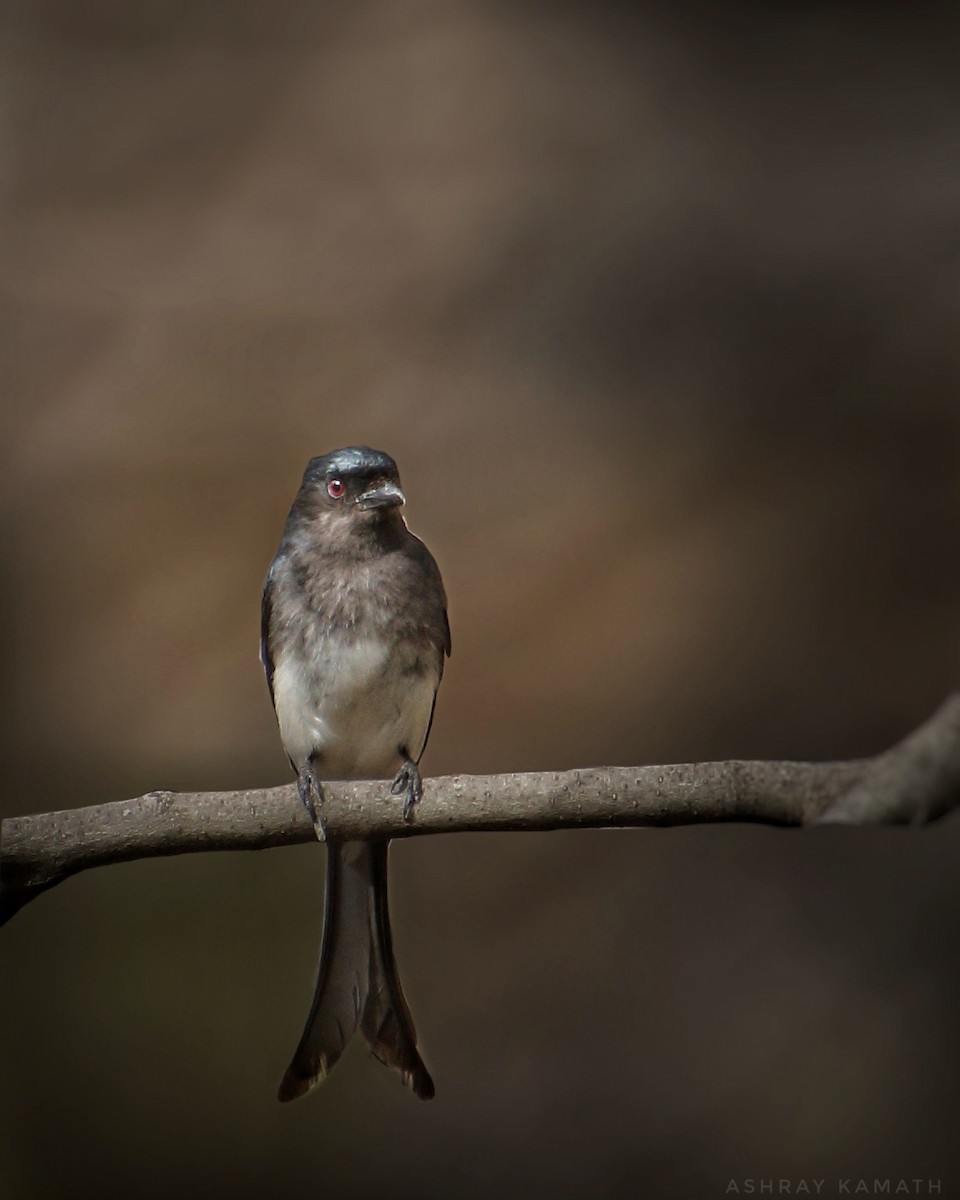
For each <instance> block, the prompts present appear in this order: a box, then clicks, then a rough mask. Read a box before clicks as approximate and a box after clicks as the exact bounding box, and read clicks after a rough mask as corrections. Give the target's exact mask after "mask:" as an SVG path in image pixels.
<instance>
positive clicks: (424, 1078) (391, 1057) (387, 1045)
mask: <svg viewBox="0 0 960 1200" xmlns="http://www.w3.org/2000/svg"><path fill="white" fill-rule="evenodd" d="M368 844H369V848H370V851H371V868H372V874H371V892H370V894H371V901H372V903H371V912H370V916H371V927H370V928H371V939H370V949H371V954H370V979H369V986H368V989H367V1001H366V1004H365V1005H364V1008H363V1015H362V1017H361V1019H360V1032H361V1033H362V1034H363V1036H364V1038H365V1039H366V1041H367V1043H368V1045H369V1046H370V1049H371V1050H372V1051H373V1053H374V1054H375V1055H376V1057H377V1058H379V1059H380V1061H381V1062H382V1063H384V1064H385V1065H386V1066H388V1067H394V1068H395V1069H396V1070H397V1071H399V1072H400V1077H401V1078H402V1079H403V1082H404V1083H405V1084H406V1085H407V1086H408V1087H411V1088H413V1090H414V1092H415V1093H416V1094H417V1095H418V1096H419V1097H420V1099H421V1100H430V1099H431V1098H432V1097H433V1080H432V1079H431V1078H430V1073H429V1072H428V1071H427V1068H426V1067H425V1066H424V1063H423V1059H422V1058H421V1057H420V1054H419V1051H418V1050H417V1031H416V1030H415V1029H414V1027H413V1017H412V1016H411V1015H410V1008H409V1006H408V1005H407V1001H406V997H405V996H404V994H403V989H402V988H401V987H400V976H399V975H398V974H397V961H396V959H395V958H394V956H393V938H392V936H391V933H390V913H389V911H388V909H387V850H388V847H389V842H373V843H368Z"/></svg>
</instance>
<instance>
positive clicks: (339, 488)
mask: <svg viewBox="0 0 960 1200" xmlns="http://www.w3.org/2000/svg"><path fill="white" fill-rule="evenodd" d="M346 490H347V485H346V484H345V483H344V482H343V480H342V479H331V480H330V482H329V483H328V484H327V491H328V492H329V494H330V496H331V497H332V498H333V499H334V500H339V499H340V497H341V496H342V495H343V493H344V492H345V491H346Z"/></svg>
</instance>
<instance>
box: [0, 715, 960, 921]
mask: <svg viewBox="0 0 960 1200" xmlns="http://www.w3.org/2000/svg"><path fill="white" fill-rule="evenodd" d="M324 791H325V793H326V802H325V805H324V816H325V819H326V822H327V828H328V831H329V833H330V834H331V835H334V836H337V837H342V838H369V837H392V838H393V837H410V836H413V835H415V834H424V833H453V832H464V831H481V830H505V829H513V830H531V829H537V830H546V829H572V828H578V827H584V826H632V825H689V824H699V823H706V822H714V821H750V822H759V823H761V824H767V825H801V826H802V825H811V824H826V823H842V824H854V825H879V824H905V823H909V824H922V823H924V822H927V821H934V820H936V819H937V818H938V817H941V816H943V815H944V814H945V813H946V812H948V811H949V810H950V809H952V808H954V807H956V806H957V805H960V692H958V693H954V694H953V695H952V696H950V697H949V698H948V699H947V701H946V702H945V703H944V704H943V705H942V707H941V708H940V709H939V710H938V711H937V712H936V713H935V714H934V715H933V716H932V717H931V718H930V719H929V720H928V721H927V722H926V723H925V724H923V725H921V726H920V727H919V728H918V729H917V730H915V731H914V732H913V733H912V734H911V735H910V736H909V737H907V738H906V739H905V740H904V741H902V742H900V743H898V744H897V745H896V746H894V747H893V748H892V749H890V750H887V751H885V752H884V753H882V754H879V755H877V756H875V757H874V758H866V759H859V760H855V761H851V762H833V763H797V762H716V763H686V764H679V765H673V766H664V767H655V766H654V767H650V766H647V767H592V768H588V769H585V770H576V771H564V772H552V771H551V772H540V773H536V774H523V775H476V776H471V775H449V776H445V777H443V778H439V779H428V780H426V782H425V783H424V794H423V800H422V801H421V802H420V804H419V805H418V806H417V809H416V811H415V814H414V817H413V820H412V821H410V822H404V820H403V817H402V805H400V804H399V803H398V802H397V800H396V798H395V797H393V796H391V795H389V789H388V785H386V784H385V783H383V782H377V781H366V780H360V781H350V782H342V783H341V782H336V783H326V784H324ZM315 836H316V835H315V833H314V829H313V826H312V824H311V822H310V820H309V819H308V817H307V815H306V813H305V812H304V810H303V808H302V806H301V804H300V801H299V799H298V797H297V790H296V787H295V786H294V785H293V784H289V785H287V786H285V787H276V788H260V789H255V790H253V791H243V792H204V793H190V792H181V793H175V792H148V793H147V794H146V795H145V796H140V797H139V798H138V799H136V800H124V801H118V802H116V803H113V804H99V805H95V806H94V807H91V808H78V809H69V810H66V811H63V812H52V813H39V814H36V815H33V816H24V817H11V818H8V819H7V820H5V821H3V822H2V823H0V923H2V922H3V921H5V920H7V919H9V917H11V916H12V915H13V914H14V913H15V912H16V911H18V910H19V909H20V908H21V907H22V906H23V905H24V904H25V903H26V902H27V901H28V900H31V899H33V897H34V896H37V895H39V894H40V893H41V892H43V891H46V889H47V888H50V887H53V886H54V885H55V884H57V883H59V882H61V881H62V880H63V879H66V878H68V877H69V876H70V875H75V874H76V873H77V872H78V871H83V870H86V869H87V868H88V867H98V866H103V865H105V864H107V863H115V862H128V861H130V860H131V859H136V858H150V857H154V856H159V855H165V854H186V853H192V852H195V851H200V850H262V849H265V848H267V847H270V846H289V845H294V844H296V843H298V842H309V841H312V840H313V839H314V837H315Z"/></svg>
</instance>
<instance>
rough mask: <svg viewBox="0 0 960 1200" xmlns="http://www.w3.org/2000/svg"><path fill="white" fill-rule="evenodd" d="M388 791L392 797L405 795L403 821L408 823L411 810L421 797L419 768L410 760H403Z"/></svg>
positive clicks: (421, 785) (421, 781) (421, 787)
mask: <svg viewBox="0 0 960 1200" xmlns="http://www.w3.org/2000/svg"><path fill="white" fill-rule="evenodd" d="M390 791H391V793H392V794H393V795H394V796H400V795H403V793H404V792H405V793H406V795H405V796H404V798H403V819H404V820H405V821H409V820H410V818H411V816H412V815H413V810H414V808H415V807H416V805H417V804H419V803H420V800H421V798H422V796H423V780H422V779H421V778H420V768H419V767H418V766H417V764H416V763H415V762H414V761H413V759H412V758H408V759H406V760H405V762H404V764H403V766H402V767H401V768H400V770H399V771H398V772H397V777H396V779H394V781H393V783H392V784H391V785H390Z"/></svg>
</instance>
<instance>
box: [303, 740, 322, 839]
mask: <svg viewBox="0 0 960 1200" xmlns="http://www.w3.org/2000/svg"><path fill="white" fill-rule="evenodd" d="M297 792H298V794H299V796H300V803H301V804H302V805H303V807H304V808H305V809H306V810H307V816H308V817H309V818H310V820H311V821H312V822H313V827H314V829H315V830H316V831H317V837H318V838H319V839H320V840H321V841H326V837H327V830H326V825H325V824H324V820H323V784H322V783H321V782H320V777H319V775H318V774H317V768H316V767H315V766H314V763H313V759H312V758H308V759H307V761H306V762H305V763H304V764H303V766H302V767H300V769H299V770H298V771H297Z"/></svg>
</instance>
